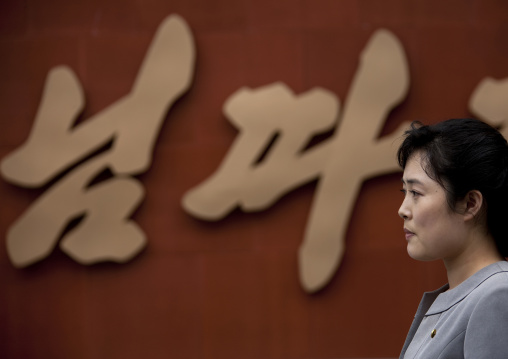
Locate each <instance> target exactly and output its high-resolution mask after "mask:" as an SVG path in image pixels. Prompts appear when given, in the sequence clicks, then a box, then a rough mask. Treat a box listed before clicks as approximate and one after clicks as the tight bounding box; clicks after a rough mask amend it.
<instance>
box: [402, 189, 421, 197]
mask: <svg viewBox="0 0 508 359" xmlns="http://www.w3.org/2000/svg"><path fill="white" fill-rule="evenodd" d="M400 191H401V192H402V193H403V194H404V196H405V195H406V194H407V193H408V192H409V193H410V194H411V195H412V196H413V197H418V196H420V195H421V194H420V193H419V192H416V191H414V190H409V191H408V190H406V189H401V190H400Z"/></svg>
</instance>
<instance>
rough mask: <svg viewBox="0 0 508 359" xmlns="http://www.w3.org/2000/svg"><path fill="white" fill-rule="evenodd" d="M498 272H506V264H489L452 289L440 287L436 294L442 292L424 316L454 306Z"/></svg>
mask: <svg viewBox="0 0 508 359" xmlns="http://www.w3.org/2000/svg"><path fill="white" fill-rule="evenodd" d="M500 272H508V262H505V261H502V262H496V263H493V264H490V265H488V266H487V267H485V268H482V269H480V270H479V271H478V272H476V273H475V274H473V275H472V276H471V277H469V278H468V279H466V280H465V281H464V282H462V283H460V284H459V285H458V286H457V287H455V288H453V289H450V290H446V289H447V288H448V285H445V286H444V287H441V288H440V289H439V290H438V291H436V292H440V291H444V292H442V293H440V294H439V295H438V297H437V298H436V300H435V301H434V303H432V305H431V307H430V308H429V310H428V311H427V313H426V315H433V314H438V313H442V312H444V311H446V310H448V309H450V308H451V307H453V306H454V305H455V304H457V303H458V302H460V301H461V300H463V299H464V298H465V297H467V296H468V295H469V293H471V292H472V291H473V290H474V289H475V288H476V287H478V286H479V285H480V284H481V283H483V282H484V281H485V280H487V278H489V277H491V276H493V275H494V274H496V273H500Z"/></svg>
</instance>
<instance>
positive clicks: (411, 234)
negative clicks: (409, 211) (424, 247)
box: [404, 228, 415, 241]
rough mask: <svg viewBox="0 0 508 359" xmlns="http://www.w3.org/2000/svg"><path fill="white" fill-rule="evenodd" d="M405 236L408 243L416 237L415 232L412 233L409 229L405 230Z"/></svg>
mask: <svg viewBox="0 0 508 359" xmlns="http://www.w3.org/2000/svg"><path fill="white" fill-rule="evenodd" d="M404 234H405V235H406V241H407V240H409V238H411V237H412V236H414V235H415V234H414V233H413V232H411V231H410V230H409V229H407V228H404Z"/></svg>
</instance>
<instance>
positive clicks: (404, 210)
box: [398, 199, 411, 219]
mask: <svg viewBox="0 0 508 359" xmlns="http://www.w3.org/2000/svg"><path fill="white" fill-rule="evenodd" d="M398 213H399V217H400V218H402V219H408V218H409V217H410V215H411V212H410V211H409V208H408V207H407V204H406V200H405V199H404V201H402V204H401V205H400V208H399V212H398Z"/></svg>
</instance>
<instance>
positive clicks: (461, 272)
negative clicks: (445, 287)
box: [443, 236, 505, 289]
mask: <svg viewBox="0 0 508 359" xmlns="http://www.w3.org/2000/svg"><path fill="white" fill-rule="evenodd" d="M503 260H505V258H503V256H501V254H500V253H499V251H498V250H497V247H496V244H495V242H494V240H493V239H492V237H490V236H481V238H478V237H477V238H476V240H474V241H472V242H471V245H470V246H468V248H466V249H465V250H464V251H463V252H462V253H461V254H460V255H458V256H456V257H454V258H446V259H444V260H443V262H444V265H445V267H446V272H447V276H448V284H449V285H450V289H453V288H455V287H456V286H458V285H459V284H460V283H462V282H463V281H465V280H466V279H468V278H469V277H470V276H472V275H473V274H475V273H476V272H478V271H479V270H480V269H482V268H485V267H486V266H488V265H490V264H493V263H496V262H499V261H503Z"/></svg>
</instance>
